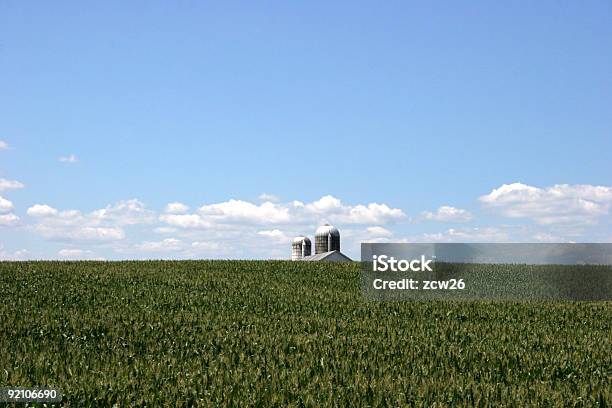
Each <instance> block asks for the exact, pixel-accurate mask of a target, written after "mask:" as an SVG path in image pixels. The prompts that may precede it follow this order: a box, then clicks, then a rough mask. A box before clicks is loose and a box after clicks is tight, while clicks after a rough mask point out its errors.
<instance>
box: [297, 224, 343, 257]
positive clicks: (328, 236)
mask: <svg viewBox="0 0 612 408" xmlns="http://www.w3.org/2000/svg"><path fill="white" fill-rule="evenodd" d="M311 248H312V243H311V241H310V239H309V238H308V237H307V236H299V237H295V238H294V239H293V242H292V243H291V260H292V261H327V262H350V261H351V258H349V257H348V256H346V255H344V254H343V253H342V252H340V231H338V229H337V228H336V227H333V226H331V225H329V224H325V225H322V226H320V227H319V228H317V230H316V232H315V253H314V255H311Z"/></svg>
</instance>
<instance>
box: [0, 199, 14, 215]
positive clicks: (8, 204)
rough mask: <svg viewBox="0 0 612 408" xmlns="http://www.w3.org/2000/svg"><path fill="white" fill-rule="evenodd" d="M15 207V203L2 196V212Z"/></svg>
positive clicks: (0, 211) (0, 205) (0, 210)
mask: <svg viewBox="0 0 612 408" xmlns="http://www.w3.org/2000/svg"><path fill="white" fill-rule="evenodd" d="M12 209H13V203H12V202H10V201H9V200H7V199H6V198H4V197H2V196H0V214H4V213H7V212H9V211H11V210H12Z"/></svg>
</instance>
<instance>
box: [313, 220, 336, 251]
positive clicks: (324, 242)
mask: <svg viewBox="0 0 612 408" xmlns="http://www.w3.org/2000/svg"><path fill="white" fill-rule="evenodd" d="M331 251H340V232H339V231H338V229H337V228H336V227H333V226H331V225H329V224H325V225H321V226H320V227H319V228H317V231H316V232H315V254H322V253H324V252H331Z"/></svg>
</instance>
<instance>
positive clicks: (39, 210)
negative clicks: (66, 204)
mask: <svg viewBox="0 0 612 408" xmlns="http://www.w3.org/2000/svg"><path fill="white" fill-rule="evenodd" d="M27 213H28V215H30V216H32V217H36V218H37V219H38V222H37V223H36V224H35V225H34V226H33V230H34V231H35V232H37V233H38V234H40V235H42V236H43V237H45V238H48V239H52V240H59V241H70V242H72V241H91V242H113V241H117V240H122V239H124V238H125V231H124V230H123V227H124V226H130V225H137V224H148V223H151V222H153V221H154V220H155V213H154V212H153V211H150V210H147V209H146V208H145V206H144V204H142V203H141V202H140V201H138V200H136V199H131V200H124V201H119V202H117V203H115V204H113V205H108V206H106V207H105V208H102V209H99V210H95V211H92V212H90V213H88V214H83V213H81V212H80V211H78V210H64V211H59V210H57V209H55V208H53V207H50V206H48V205H46V204H36V205H34V206H32V207H30V208H29V209H28V211H27Z"/></svg>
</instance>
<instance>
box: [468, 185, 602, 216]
mask: <svg viewBox="0 0 612 408" xmlns="http://www.w3.org/2000/svg"><path fill="white" fill-rule="evenodd" d="M480 201H481V202H482V203H483V204H484V205H485V206H486V207H489V208H492V209H494V210H497V211H499V212H500V213H501V214H502V215H504V216H506V217H509V218H527V219H531V220H533V221H535V222H536V223H538V224H542V225H551V224H594V223H596V221H597V219H598V218H599V217H601V216H604V215H607V214H608V211H609V208H610V205H611V204H612V187H606V186H592V185H588V184H582V185H568V184H556V185H554V186H552V187H547V188H538V187H533V186H529V185H526V184H522V183H512V184H504V185H502V186H501V187H499V188H496V189H494V190H493V191H491V192H490V193H489V194H487V195H484V196H481V197H480Z"/></svg>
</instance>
